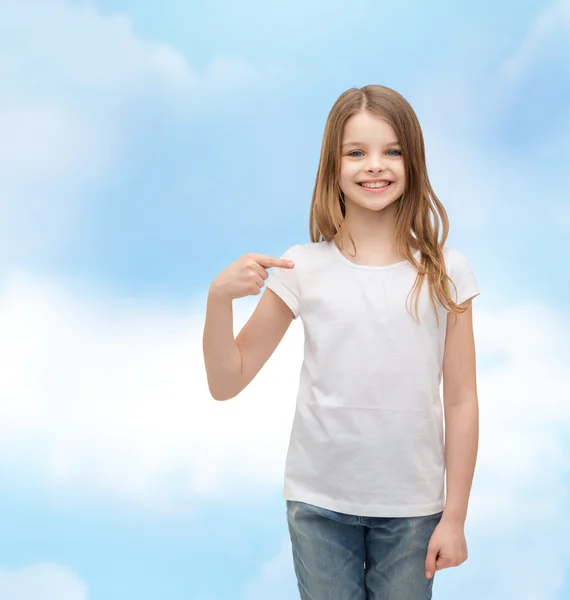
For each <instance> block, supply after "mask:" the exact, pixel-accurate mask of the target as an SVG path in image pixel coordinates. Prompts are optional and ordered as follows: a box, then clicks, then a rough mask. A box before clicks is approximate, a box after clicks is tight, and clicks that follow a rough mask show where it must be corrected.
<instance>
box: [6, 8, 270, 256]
mask: <svg viewBox="0 0 570 600" xmlns="http://www.w3.org/2000/svg"><path fill="white" fill-rule="evenodd" d="M0 57H1V58H0V80H1V81H2V86H1V87H0V131H2V135H1V136H0V192H1V193H0V206H1V207H2V215H3V217H2V220H1V222H0V264H5V263H6V260H7V259H6V258H4V257H7V256H11V257H12V259H13V260H18V261H19V260H20V259H24V260H27V259H31V258H34V257H38V256H43V257H45V255H46V253H47V252H49V253H51V254H52V255H53V254H56V253H57V252H58V251H61V249H62V248H65V247H66V246H65V245H66V244H67V243H68V241H69V239H70V238H72V237H73V235H72V233H71V232H72V231H73V226H74V225H75V223H76V222H77V219H78V217H79V216H80V215H81V212H82V210H83V208H84V206H85V205H86V203H87V202H88V199H89V193H88V192H89V190H90V189H92V187H93V186H95V185H101V184H103V183H104V182H105V181H106V180H107V178H108V177H109V176H110V174H111V173H113V172H114V171H115V170H119V169H121V168H123V167H124V163H125V162H126V161H128V160H129V158H128V150H129V145H130V144H133V142H132V141H130V138H131V136H133V135H137V132H140V131H141V130H145V131H146V129H147V128H148V123H147V121H146V120H145V119H144V115H145V114H146V113H147V112H148V111H158V112H159V113H160V114H163V115H164V116H165V118H175V119H178V120H179V121H180V123H182V124H183V123H185V120H186V119H187V118H188V117H189V115H191V114H195V113H196V112H198V111H199V112H200V113H204V114H205V113H206V112H207V111H208V110H213V111H215V110H219V106H220V105H221V103H222V102H225V101H226V98H227V94H228V93H234V94H235V93H236V92H238V91H242V90H243V89H247V88H248V87H251V86H252V84H253V83H255V82H257V81H263V80H264V79H266V78H267V76H271V70H270V69H261V70H256V69H255V68H253V67H252V66H251V65H249V64H247V63H246V62H244V61H241V60H239V58H235V57H232V58H223V57H218V58H216V59H214V60H212V61H211V62H210V63H209V64H207V65H206V66H205V68H204V71H203V72H197V71H196V70H195V69H193V68H192V67H191V65H190V64H189V62H188V59H187V58H186V57H185V56H184V55H183V54H181V53H180V52H178V51H177V50H176V49H175V48H173V47H171V46H169V45H168V44H164V43H158V42H154V41H147V40H144V39H142V38H140V37H139V36H137V35H136V33H135V32H134V30H133V23H132V21H131V19H130V18H127V17H125V16H120V15H110V16H106V15H103V14H101V13H100V12H98V10H97V9H96V8H95V7H94V6H93V5H91V4H89V3H71V2H67V1H64V0H21V1H19V2H12V3H8V4H6V3H3V4H2V6H1V8H0ZM155 116H156V115H154V116H153V122H154V121H155ZM137 119H142V124H138V125H137V124H136V120H137ZM20 264H22V263H20Z"/></svg>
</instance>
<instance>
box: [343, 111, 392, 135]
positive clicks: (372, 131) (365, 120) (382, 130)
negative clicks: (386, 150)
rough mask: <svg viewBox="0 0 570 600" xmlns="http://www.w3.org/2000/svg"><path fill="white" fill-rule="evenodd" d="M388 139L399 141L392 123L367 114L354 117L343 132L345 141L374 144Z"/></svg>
mask: <svg viewBox="0 0 570 600" xmlns="http://www.w3.org/2000/svg"><path fill="white" fill-rule="evenodd" d="M387 137H390V140H392V141H396V140H397V139H398V138H397V136H396V132H395V131H394V128H393V127H392V126H391V125H390V123H388V122H387V121H386V120H385V119H383V118H382V117H379V116H377V115H372V114H370V113H366V112H364V113H358V114H356V115H352V117H350V118H349V119H348V120H347V122H346V124H345V126H344V131H343V140H348V141H361V142H364V141H369V142H374V141H377V140H378V139H380V140H383V139H384V138H387Z"/></svg>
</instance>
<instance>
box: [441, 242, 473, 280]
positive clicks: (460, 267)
mask: <svg viewBox="0 0 570 600" xmlns="http://www.w3.org/2000/svg"><path fill="white" fill-rule="evenodd" d="M443 259H444V261H445V265H446V269H447V272H448V275H450V276H451V277H453V275H461V274H465V273H472V272H473V270H472V268H471V265H470V264H469V260H468V259H467V256H466V255H465V254H464V253H463V252H461V251H460V250H458V249H457V248H455V247H454V246H444V247H443Z"/></svg>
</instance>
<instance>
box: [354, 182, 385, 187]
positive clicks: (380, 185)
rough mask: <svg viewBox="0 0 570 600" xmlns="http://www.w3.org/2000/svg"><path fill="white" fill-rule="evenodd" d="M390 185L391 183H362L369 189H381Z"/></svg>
mask: <svg viewBox="0 0 570 600" xmlns="http://www.w3.org/2000/svg"><path fill="white" fill-rule="evenodd" d="M390 183H391V182H390V181H375V182H374V183H361V184H360V185H361V186H363V187H369V188H380V187H387V186H389V185H390Z"/></svg>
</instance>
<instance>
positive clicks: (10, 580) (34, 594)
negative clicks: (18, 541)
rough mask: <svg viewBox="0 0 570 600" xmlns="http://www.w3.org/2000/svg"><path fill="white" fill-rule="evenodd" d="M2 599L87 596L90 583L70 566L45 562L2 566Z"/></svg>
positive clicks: (75, 599) (59, 599) (83, 598)
mask: <svg viewBox="0 0 570 600" xmlns="http://www.w3.org/2000/svg"><path fill="white" fill-rule="evenodd" d="M0 598H2V600H87V598H88V596H87V587H86V586H85V584H84V583H83V582H82V581H81V580H80V579H79V577H78V576H77V575H76V574H75V573H74V572H73V571H71V570H70V569H68V568H67V567H64V566H62V565H57V564H52V563H45V564H37V565H32V566H27V567H21V568H19V569H1V568H0Z"/></svg>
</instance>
